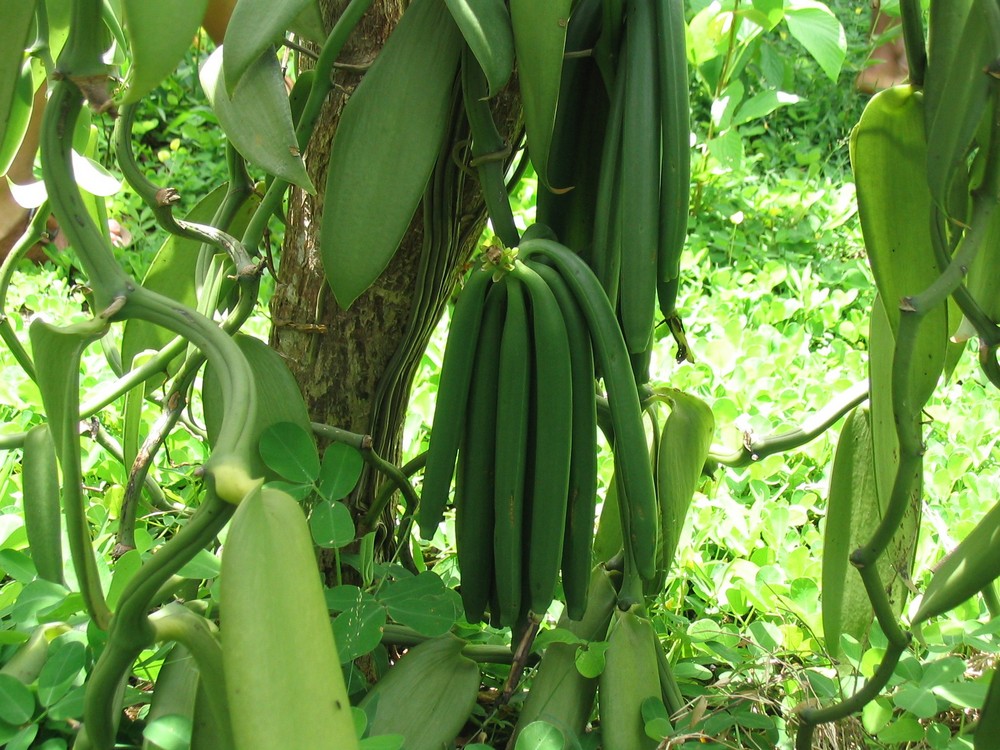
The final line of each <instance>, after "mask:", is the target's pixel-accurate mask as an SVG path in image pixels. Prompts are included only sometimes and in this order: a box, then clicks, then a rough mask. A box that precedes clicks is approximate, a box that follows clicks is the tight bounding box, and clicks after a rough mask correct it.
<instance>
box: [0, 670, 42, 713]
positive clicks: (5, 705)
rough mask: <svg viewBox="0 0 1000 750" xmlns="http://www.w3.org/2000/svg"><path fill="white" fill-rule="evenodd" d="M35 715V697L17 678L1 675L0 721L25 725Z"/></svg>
mask: <svg viewBox="0 0 1000 750" xmlns="http://www.w3.org/2000/svg"><path fill="white" fill-rule="evenodd" d="M34 713H35V696H34V694H32V692H31V690H29V689H28V686H27V685H25V684H24V683H23V682H21V681H20V680H19V679H17V678H16V677H12V676H11V675H8V674H0V721H5V722H7V723H8V724H14V725H18V724H24V723H25V722H26V721H28V720H29V719H30V718H31V716H32V715H33V714H34Z"/></svg>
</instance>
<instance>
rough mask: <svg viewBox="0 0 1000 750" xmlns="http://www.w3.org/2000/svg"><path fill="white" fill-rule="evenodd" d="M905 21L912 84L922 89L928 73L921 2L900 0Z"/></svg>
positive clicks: (901, 12) (900, 8)
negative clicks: (925, 75)
mask: <svg viewBox="0 0 1000 750" xmlns="http://www.w3.org/2000/svg"><path fill="white" fill-rule="evenodd" d="M899 10H900V15H901V16H902V19H903V41H904V42H905V44H906V62H907V65H908V67H909V69H910V83H912V84H913V85H914V86H916V87H918V88H920V87H922V86H923V85H924V74H925V73H926V72H927V48H926V47H925V46H924V24H923V20H922V19H923V9H922V8H921V7H920V0H899Z"/></svg>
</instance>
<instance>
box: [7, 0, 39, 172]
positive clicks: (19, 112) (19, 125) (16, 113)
mask: <svg viewBox="0 0 1000 750" xmlns="http://www.w3.org/2000/svg"><path fill="white" fill-rule="evenodd" d="M25 5H31V3H25ZM0 33H2V32H0ZM18 49H20V47H18ZM4 51H5V52H6V50H4ZM4 64H5V63H4V62H3V61H0V65H4ZM7 72H8V71H6V70H0V122H5V123H6V126H5V127H4V129H3V132H2V134H0V176H2V175H5V174H6V173H7V170H8V169H10V165H11V163H12V162H13V161H14V157H15V156H16V155H17V152H18V149H19V148H21V141H22V140H24V134H25V133H26V132H27V131H28V122H29V121H30V120H31V110H32V105H33V104H34V99H35V86H34V80H33V77H32V74H31V61H30V60H26V61H25V62H24V64H23V65H21V67H20V75H18V76H17V77H16V78H15V79H14V81H13V86H12V88H11V90H10V91H9V92H7V91H5V89H6V87H7V81H6V80H5V79H6V78H7Z"/></svg>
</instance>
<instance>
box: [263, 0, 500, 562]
mask: <svg viewBox="0 0 1000 750" xmlns="http://www.w3.org/2000/svg"><path fill="white" fill-rule="evenodd" d="M322 4H323V6H324V8H323V9H324V16H325V19H326V21H327V22H328V23H329V24H331V25H332V23H333V22H334V21H335V20H336V18H337V17H338V15H339V13H340V11H341V9H342V8H343V6H344V5H345V4H346V3H345V2H344V0H324V2H323V3H322ZM403 10H404V4H403V3H401V2H399V0H376V2H375V3H374V4H373V5H372V8H371V9H370V10H369V11H368V12H367V13H366V14H365V17H364V18H363V19H362V21H361V24H360V25H359V27H358V28H357V29H356V30H355V31H354V33H353V35H352V37H351V39H350V41H349V42H348V43H347V45H346V47H345V48H344V50H343V52H342V53H341V57H340V60H339V61H338V65H337V68H336V73H335V79H336V80H335V85H334V89H333V92H332V94H331V96H330V98H329V99H328V101H327V102H326V104H325V107H324V109H323V112H322V115H321V117H320V120H319V122H318V124H317V127H316V131H315V133H314V135H313V137H312V140H311V142H310V144H309V147H308V150H307V152H306V155H305V156H306V164H307V167H308V170H309V173H310V176H311V178H312V180H313V183H314V184H315V185H316V187H317V193H316V195H314V196H310V195H308V194H306V193H304V192H302V191H300V190H294V191H293V192H292V193H291V195H290V198H289V205H288V225H287V228H286V232H285V238H284V243H283V247H282V249H281V257H280V263H279V268H278V274H277V275H278V281H277V284H276V289H275V294H274V297H273V300H272V302H271V316H272V330H271V343H272V345H273V346H274V347H275V348H276V349H277V351H278V352H279V353H280V354H281V355H282V356H283V357H284V358H285V360H286V362H287V363H288V366H289V367H290V368H291V370H292V372H293V373H294V375H295V377H296V378H297V380H298V382H299V384H300V386H301V387H302V392H303V395H304V397H305V400H306V403H307V405H308V406H309V410H310V414H311V416H312V419H313V420H314V421H317V422H322V423H325V424H329V425H333V426H336V427H340V428H343V429H347V430H350V431H352V432H357V433H363V434H368V435H371V438H372V445H373V448H374V450H375V451H376V452H377V453H378V454H379V455H380V456H382V457H383V458H385V459H387V460H389V461H392V462H394V463H398V460H399V450H400V439H401V432H402V424H403V418H404V415H405V410H406V404H407V401H408V399H409V393H410V386H411V384H412V381H413V377H414V375H415V372H416V368H417V366H418V364H419V361H420V355H421V354H422V352H423V351H424V349H425V348H426V345H427V342H428V340H429V338H430V335H431V332H432V331H433V328H434V325H435V324H436V323H437V322H438V321H439V320H440V318H441V315H442V314H443V312H444V309H445V306H446V304H447V302H448V299H449V298H450V296H451V294H452V292H453V291H454V289H455V285H456V284H457V282H458V281H459V280H460V277H461V270H462V268H463V267H464V265H465V264H466V263H467V262H468V260H469V258H470V257H471V256H472V254H473V253H474V251H475V250H476V246H477V244H478V241H479V237H480V235H481V233H482V230H483V227H484V225H485V221H486V214H485V208H484V205H483V200H482V195H481V191H480V189H479V184H478V181H477V180H476V178H475V176H474V174H473V173H472V172H471V171H470V170H469V169H468V167H467V165H466V164H465V163H463V162H465V161H467V159H468V149H467V145H465V142H466V141H467V138H468V135H467V130H468V128H467V125H466V122H465V115H464V110H463V108H462V101H461V96H460V92H459V90H458V88H459V87H458V82H457V81H456V94H455V97H454V105H453V117H452V127H451V133H449V135H448V138H447V139H446V142H445V143H443V144H442V152H441V157H440V158H439V160H438V164H437V167H436V168H435V171H434V174H433V176H432V177H431V180H430V184H429V185H428V188H427V191H426V194H425V197H424V201H423V205H422V206H420V207H418V208H417V211H416V213H415V215H414V218H413V221H412V223H411V225H410V228H409V230H408V231H407V234H406V236H405V237H404V239H403V241H402V243H401V245H400V247H399V249H398V250H397V252H396V254H395V256H394V258H393V260H392V261H391V262H390V264H389V266H388V267H387V268H386V270H385V271H384V272H383V274H382V275H381V276H380V277H379V278H378V280H377V281H376V282H375V284H374V285H373V286H372V287H371V288H370V289H368V290H367V291H366V292H365V293H364V294H363V295H361V297H359V298H358V300H357V301H356V302H354V304H353V305H352V306H351V307H350V308H349V309H347V310H342V309H340V308H339V306H338V305H337V303H336V301H335V300H334V297H333V294H332V293H331V292H330V290H329V288H328V286H327V283H326V279H325V276H324V273H323V268H322V265H321V262H320V257H319V246H318V232H319V227H320V223H321V218H322V206H323V198H324V190H325V186H326V172H327V163H328V161H329V156H330V147H331V144H332V140H333V136H334V133H335V132H336V128H337V123H338V121H339V117H340V113H341V111H342V109H343V106H344V104H345V103H346V101H347V99H348V97H349V96H350V94H351V92H352V91H353V90H354V88H355V87H356V86H357V85H358V83H359V82H360V80H361V76H362V75H363V70H364V68H365V67H366V66H367V65H368V64H370V63H371V62H372V61H373V60H374V59H375V57H376V55H377V54H378V51H379V50H380V49H381V47H382V45H383V44H384V43H385V40H386V39H387V38H388V36H389V34H390V33H391V31H392V29H393V27H394V26H395V24H396V22H397V21H398V19H399V17H400V15H401V14H402V12H403ZM428 43H429V44H433V40H428ZM494 109H495V116H496V118H497V122H498V126H499V127H500V129H501V132H503V133H504V134H505V135H506V137H508V139H510V138H514V139H515V140H516V139H517V138H518V131H519V127H520V126H519V120H520V110H519V104H518V103H517V97H516V95H514V94H513V93H511V92H505V93H504V94H501V95H500V96H498V97H497V99H496V101H495V103H494ZM346 189H349V187H347V188H346ZM382 481H383V478H382V477H378V476H374V475H373V473H372V472H371V471H368V470H366V472H365V474H364V476H363V477H362V480H361V482H360V483H359V485H358V488H357V489H356V490H355V492H354V494H353V496H352V498H351V504H352V506H353V509H354V511H355V515H359V514H360V512H361V511H363V510H364V509H366V508H367V507H369V506H370V504H371V502H372V499H373V498H374V494H375V492H376V490H377V487H378V486H379V484H380V483H381V482H382ZM380 525H381V526H382V528H381V532H382V533H381V535H380V539H381V540H382V542H386V541H387V539H386V536H385V534H386V532H389V531H391V528H392V520H391V515H390V514H386V515H384V517H383V523H382V524H380ZM367 530H368V529H359V531H360V532H362V533H363V532H364V531H367ZM380 546H381V548H382V550H383V552H385V551H387V549H388V548H389V547H391V543H390V544H388V545H380Z"/></svg>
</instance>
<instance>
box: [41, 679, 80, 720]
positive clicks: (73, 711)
mask: <svg viewBox="0 0 1000 750" xmlns="http://www.w3.org/2000/svg"><path fill="white" fill-rule="evenodd" d="M86 692H87V691H86V687H85V686H83V685H79V686H77V687H75V688H73V689H72V690H70V691H69V692H68V693H67V694H66V695H65V696H64V697H63V698H62V699H61V700H59V701H58V702H57V703H56V704H55V705H53V706H49V709H48V715H49V718H50V719H54V720H55V721H66V720H67V719H81V718H83V701H84V698H85V697H86Z"/></svg>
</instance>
